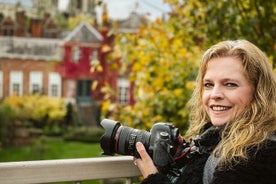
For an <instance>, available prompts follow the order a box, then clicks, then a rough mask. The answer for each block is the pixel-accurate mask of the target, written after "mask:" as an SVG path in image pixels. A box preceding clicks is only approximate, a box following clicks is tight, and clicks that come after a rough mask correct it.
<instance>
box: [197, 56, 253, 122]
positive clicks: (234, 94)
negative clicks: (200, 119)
mask: <svg viewBox="0 0 276 184" xmlns="http://www.w3.org/2000/svg"><path fill="white" fill-rule="evenodd" d="M203 84H204V86H203V93H202V100H203V105H204V107H205V110H206V112H207V114H208V115H209V117H210V119H211V122H212V124H213V125H215V126H221V125H224V124H225V123H228V122H230V121H231V120H233V119H234V118H235V117H237V116H238V115H240V114H241V113H242V112H243V111H244V109H245V107H246V106H247V105H248V104H249V103H250V102H251V100H252V99H253V93H254V88H253V85H252V84H250V83H249V81H248V80H247V78H246V76H245V73H244V70H243V66H242V62H241V61H240V60H238V59H236V58H232V57H221V58H213V59H211V60H210V61H209V62H208V64H207V70H206V74H205V76H204V77H203Z"/></svg>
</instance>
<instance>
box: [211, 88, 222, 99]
mask: <svg viewBox="0 0 276 184" xmlns="http://www.w3.org/2000/svg"><path fill="white" fill-rule="evenodd" d="M223 97H224V95H223V91H222V89H221V88H220V87H219V86H214V87H213V89H212V92H211V99H216V100H217V99H222V98H223Z"/></svg>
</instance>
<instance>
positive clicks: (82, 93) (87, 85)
mask: <svg viewBox="0 0 276 184" xmlns="http://www.w3.org/2000/svg"><path fill="white" fill-rule="evenodd" d="M91 85H92V81H91V80H89V79H87V80H79V81H78V82H77V104H79V105H83V106H85V105H91V103H92V96H91Z"/></svg>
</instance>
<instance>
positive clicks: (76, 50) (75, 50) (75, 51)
mask: <svg viewBox="0 0 276 184" xmlns="http://www.w3.org/2000/svg"><path fill="white" fill-rule="evenodd" d="M72 52H73V57H72V58H73V62H75V63H78V62H79V60H80V48H79V47H73V49H72Z"/></svg>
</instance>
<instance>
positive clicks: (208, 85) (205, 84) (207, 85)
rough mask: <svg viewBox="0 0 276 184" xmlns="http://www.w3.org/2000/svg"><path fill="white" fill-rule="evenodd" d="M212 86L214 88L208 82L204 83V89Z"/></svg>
mask: <svg viewBox="0 0 276 184" xmlns="http://www.w3.org/2000/svg"><path fill="white" fill-rule="evenodd" d="M212 86H214V85H213V84H212V83H210V82H206V83H204V87H206V88H209V87H212Z"/></svg>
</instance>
